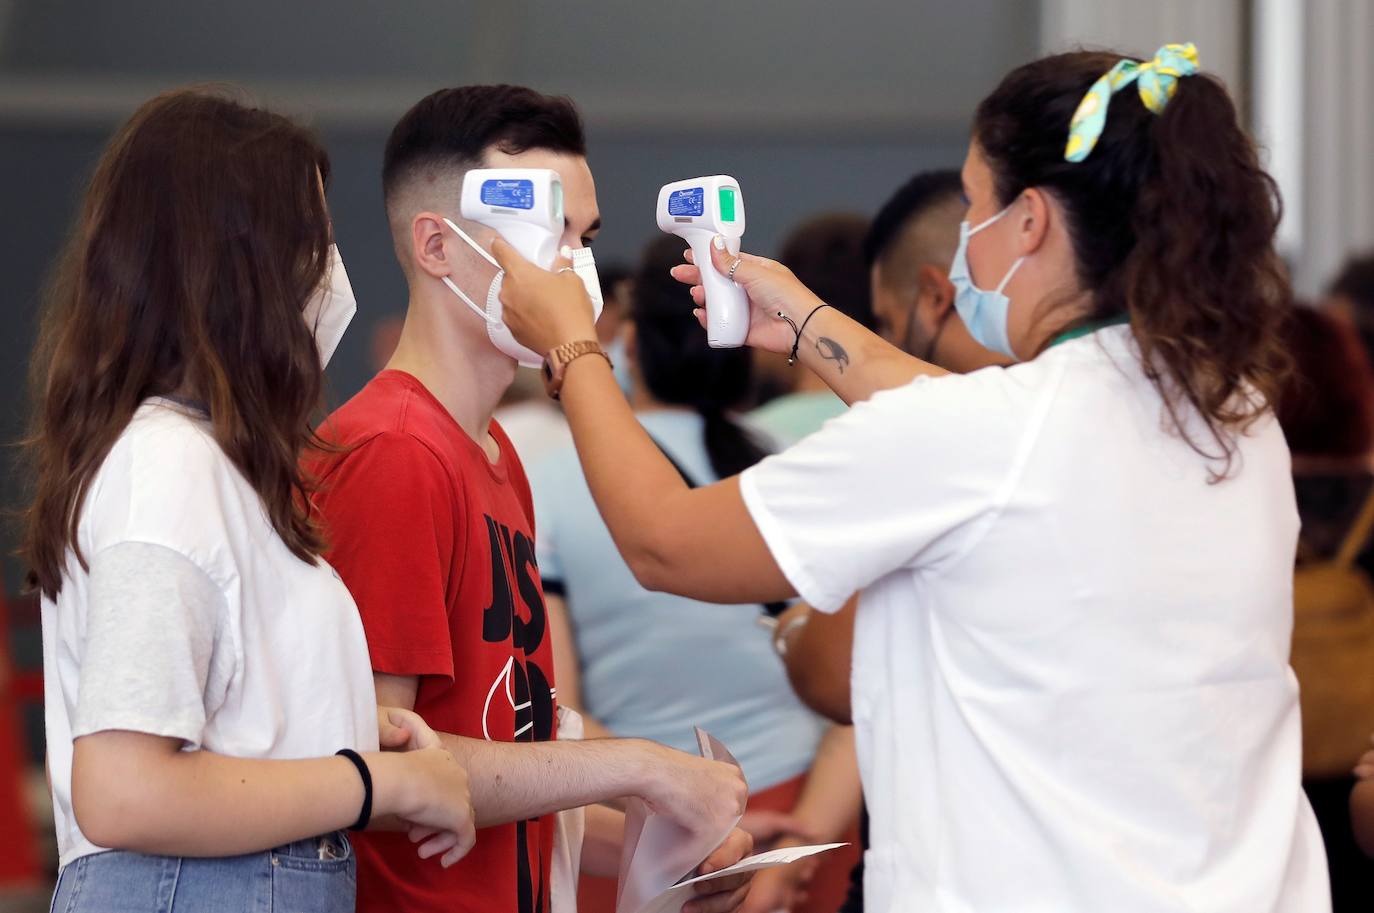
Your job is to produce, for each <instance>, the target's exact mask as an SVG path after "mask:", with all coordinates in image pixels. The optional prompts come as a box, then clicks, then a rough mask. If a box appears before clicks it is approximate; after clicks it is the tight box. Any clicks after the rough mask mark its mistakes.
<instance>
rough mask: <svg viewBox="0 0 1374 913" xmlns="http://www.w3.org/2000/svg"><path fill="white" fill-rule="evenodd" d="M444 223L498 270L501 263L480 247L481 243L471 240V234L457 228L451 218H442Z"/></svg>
mask: <svg viewBox="0 0 1374 913" xmlns="http://www.w3.org/2000/svg"><path fill="white" fill-rule="evenodd" d="M444 224H445V225H447V226H448V227H449V228H451V229H453V230H454V231H456V232H457V233H458V237H460V238H462V239H463V240H464V241H466V242H467V243H468V247H471V248H472V249H473V250H475V251H477V253H479V254H480V255H481V256H482V259H483V260H486V261H487V262H488V263H490V264H491V265H492V266H494V267H496V268H497V269H498V270H499V269H500V268H501V264H499V263H497V262H496V258H495V257H493V256H492V255H491V254H489V253H487V252H486V250H485V249H484V248H483V247H482V245H480V244H478V243H477V242H476V241H474V240H472V236H471V235H469V234H468V233H467V232H465V231H463V230H462V229H461V228H459V227H458V226H457V225H454V224H453V221H452V220H451V219H448V218H445V219H444Z"/></svg>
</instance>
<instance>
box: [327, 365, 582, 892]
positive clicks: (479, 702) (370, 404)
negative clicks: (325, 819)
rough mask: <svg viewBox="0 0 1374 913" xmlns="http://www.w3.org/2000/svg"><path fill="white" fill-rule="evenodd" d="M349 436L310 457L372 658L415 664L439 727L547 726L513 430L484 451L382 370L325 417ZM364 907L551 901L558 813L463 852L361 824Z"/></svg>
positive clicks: (547, 664)
mask: <svg viewBox="0 0 1374 913" xmlns="http://www.w3.org/2000/svg"><path fill="white" fill-rule="evenodd" d="M320 430H321V434H322V436H323V437H324V438H325V439H326V440H329V441H331V442H334V443H338V444H342V445H343V446H345V447H347V448H350V449H349V450H348V452H346V453H344V454H342V455H328V456H326V457H325V458H324V459H323V460H322V461H320V462H319V463H318V464H317V471H318V472H319V473H320V476H321V478H320V482H321V490H320V494H319V504H320V507H321V509H322V510H323V512H324V518H325V521H326V527H325V532H326V536H327V538H328V541H329V543H330V552H329V555H328V559H329V561H330V563H331V564H332V565H333V566H334V568H335V569H337V570H338V572H339V574H340V576H342V577H343V580H344V583H346V584H347V585H348V589H349V590H350V591H351V592H352V593H353V598H354V600H356V601H357V603H358V611H359V613H360V614H361V615H362V619H363V627H364V629H365V630H366V631H367V641H368V649H369V650H370V652H371V654H372V668H373V669H374V670H376V671H377V672H384V673H390V674H392V675H415V676H419V679H420V685H419V692H418V694H417V695H416V699H415V710H416V712H417V713H419V714H420V715H421V716H422V717H424V719H425V721H426V722H428V723H429V724H430V726H432V727H433V728H434V729H436V730H438V731H440V732H450V733H454V734H456V735H463V736H470V737H472V738H478V739H481V738H485V739H491V740H497V741H504V742H530V741H542V740H549V739H552V738H553V737H554V729H555V724H554V720H555V719H556V713H555V707H554V695H555V692H554V688H553V650H552V647H551V646H550V643H549V630H548V624H547V616H546V615H545V611H544V597H543V589H542V586H541V583H540V580H539V570H538V568H537V567H536V566H535V556H534V509H533V504H532V502H531V499H530V488H529V482H528V481H526V479H525V472H524V469H523V468H522V467H521V465H520V459H519V457H517V456H516V454H515V450H514V449H513V448H512V447H511V443H510V440H509V439H508V438H507V437H506V435H505V433H504V432H503V431H502V430H501V428H500V427H499V426H498V425H497V424H496V423H495V422H492V424H491V435H492V437H493V438H494V439H495V440H496V442H497V444H498V445H499V446H500V448H501V458H500V460H499V461H498V462H496V463H495V464H493V463H492V462H491V461H490V460H488V459H487V456H486V453H485V452H484V451H483V449H482V447H481V446H479V445H478V444H477V443H476V442H475V441H474V440H473V439H472V438H470V437H469V436H468V435H467V433H466V432H464V431H463V429H462V428H461V427H459V425H458V423H457V422H455V421H454V420H453V417H452V416H451V415H450V414H449V413H448V411H447V410H446V409H444V407H443V406H442V405H440V403H439V401H438V400H436V399H435V398H434V396H433V395H432V394H431V393H430V392H429V391H428V390H427V389H425V387H424V385H423V384H421V383H420V382H419V381H418V380H416V379H415V378H414V377H412V376H411V375H409V374H406V373H404V372H400V371H384V372H382V373H381V374H379V375H378V376H377V377H376V378H374V379H373V380H372V382H371V383H369V384H368V385H367V386H366V387H364V388H363V389H362V391H361V392H359V393H358V395H357V396H355V397H353V399H351V400H350V401H349V402H348V403H346V404H345V405H344V406H343V407H342V408H340V409H339V410H338V411H337V412H335V413H334V415H333V416H331V417H330V419H329V420H328V421H327V422H325V424H324V425H323V426H322V427H321V429H320ZM358 836H359V838H360V839H358V840H357V841H356V846H357V854H358V910H359V911H361V913H368V911H383V910H385V911H403V913H422V911H423V913H429V911H435V913H438V911H445V913H452V911H493V913H543V911H546V910H547V909H548V894H549V886H548V885H549V861H550V858H551V855H552V852H551V849H552V841H553V818H552V817H548V818H534V819H531V820H528V821H517V822H514V823H512V824H504V825H500V826H497V827H489V828H484V829H482V830H481V831H479V832H478V834H477V845H476V847H475V848H474V849H473V850H472V852H470V853H469V854H468V855H467V856H466V857H465V858H464V859H463V860H462V861H461V862H459V863H458V864H457V865H455V866H453V867H452V868H449V869H444V868H443V867H442V866H440V865H439V863H438V861H437V860H435V859H429V860H422V859H420V858H419V857H418V856H417V855H416V852H415V851H416V847H415V845H414V844H412V843H411V842H410V841H409V840H408V839H407V838H406V835H405V834H389V833H370V834H361V835H358Z"/></svg>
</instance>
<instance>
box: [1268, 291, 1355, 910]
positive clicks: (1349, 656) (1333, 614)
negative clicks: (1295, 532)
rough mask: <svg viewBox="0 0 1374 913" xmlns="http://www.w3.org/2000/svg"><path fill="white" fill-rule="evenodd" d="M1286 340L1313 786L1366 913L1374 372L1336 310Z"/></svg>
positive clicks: (1343, 904) (1339, 900)
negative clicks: (1360, 792) (1361, 817)
mask: <svg viewBox="0 0 1374 913" xmlns="http://www.w3.org/2000/svg"><path fill="white" fill-rule="evenodd" d="M1285 339H1286V343H1287V345H1286V348H1287V350H1288V352H1289V354H1290V355H1291V356H1292V358H1293V367H1294V370H1293V372H1292V374H1291V375H1290V377H1289V379H1288V382H1287V384H1286V386H1285V388H1284V391H1283V395H1282V396H1281V397H1280V398H1279V401H1278V406H1277V409H1276V410H1275V411H1276V413H1277V415H1278V419H1279V424H1280V425H1281V426H1282V427H1283V431H1284V435H1285V437H1287V439H1288V446H1289V449H1290V450H1291V451H1292V453H1293V486H1294V490H1295V492H1296V495H1297V506H1298V517H1299V519H1300V520H1301V521H1302V529H1301V532H1300V534H1299V537H1298V560H1297V570H1296V576H1295V579H1294V599H1293V607H1294V628H1293V655H1292V664H1293V668H1294V670H1295V672H1296V673H1297V676H1298V683H1299V685H1300V686H1301V690H1300V699H1301V702H1302V724H1303V788H1304V789H1305V790H1306V792H1307V796H1308V798H1309V800H1310V801H1311V803H1312V808H1313V811H1314V812H1315V813H1316V815H1317V821H1318V823H1319V824H1320V825H1321V829H1322V838H1323V840H1324V842H1325V844H1326V858H1327V864H1328V866H1329V869H1330V872H1331V894H1332V903H1333V909H1334V910H1335V913H1366V911H1369V910H1374V862H1371V861H1370V860H1369V859H1368V858H1366V857H1365V856H1364V854H1363V853H1361V852H1360V850H1359V848H1358V847H1357V845H1356V844H1355V842H1354V839H1353V833H1352V821H1351V804H1350V803H1351V790H1352V787H1354V786H1355V775H1354V774H1352V772H1351V769H1352V768H1353V767H1356V766H1357V764H1358V763H1359V760H1360V755H1361V753H1362V749H1363V748H1365V747H1367V745H1368V742H1367V737H1368V736H1369V735H1370V733H1374V586H1371V583H1370V581H1371V577H1370V572H1371V570H1374V547H1371V536H1370V531H1369V529H1368V527H1367V524H1368V523H1369V522H1370V520H1371V519H1374V514H1372V513H1371V511H1374V474H1371V470H1374V463H1371V455H1372V454H1374V368H1371V366H1370V362H1369V359H1368V358H1367V357H1366V356H1365V352H1364V348H1363V347H1362V346H1361V345H1360V340H1359V337H1358V336H1357V334H1356V333H1355V331H1354V330H1353V329H1352V327H1351V325H1350V324H1349V323H1348V322H1346V321H1344V320H1342V319H1341V318H1340V317H1338V316H1336V315H1335V314H1334V313H1332V312H1331V311H1328V310H1315V309H1313V308H1310V307H1297V308H1295V309H1294V310H1293V313H1292V316H1291V318H1290V319H1289V321H1288V324H1287V327H1286V329H1285ZM1361 766H1362V765H1361Z"/></svg>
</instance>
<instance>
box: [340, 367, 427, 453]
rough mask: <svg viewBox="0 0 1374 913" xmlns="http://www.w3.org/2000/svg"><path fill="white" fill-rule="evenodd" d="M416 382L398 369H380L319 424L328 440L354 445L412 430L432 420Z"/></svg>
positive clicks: (425, 397)
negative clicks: (378, 436) (381, 370)
mask: <svg viewBox="0 0 1374 913" xmlns="http://www.w3.org/2000/svg"><path fill="white" fill-rule="evenodd" d="M418 386H419V382H418V381H415V380H414V379H413V378H411V377H410V376H409V375H406V374H403V373H401V372H399V371H383V372H382V373H380V374H378V375H377V376H376V377H374V378H372V379H371V380H370V381H368V382H367V384H366V385H364V386H363V388H362V389H361V390H359V391H358V392H357V393H355V394H354V395H353V396H352V398H350V399H349V400H348V401H347V402H346V403H344V404H343V405H342V406H340V407H339V408H338V409H335V410H334V411H333V412H332V413H331V414H330V415H329V417H328V418H327V419H325V420H324V422H323V423H322V424H321V425H320V429H319V433H320V436H321V437H322V438H323V439H324V440H325V441H326V442H328V443H330V444H333V445H337V446H341V447H348V446H356V445H358V444H361V443H364V442H365V441H367V440H369V439H371V438H372V437H375V436H376V435H378V434H382V433H385V432H390V431H401V432H404V431H413V430H414V429H415V428H416V427H421V426H426V425H429V424H431V423H432V417H431V416H430V415H429V412H430V411H431V410H430V408H429V405H430V404H429V401H430V400H432V397H429V396H425V395H422V389H417V387H418Z"/></svg>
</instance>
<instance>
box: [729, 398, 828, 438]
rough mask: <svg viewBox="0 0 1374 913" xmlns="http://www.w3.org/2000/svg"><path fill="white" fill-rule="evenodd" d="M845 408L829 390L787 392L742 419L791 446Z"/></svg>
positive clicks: (752, 426) (770, 436)
mask: <svg viewBox="0 0 1374 913" xmlns="http://www.w3.org/2000/svg"><path fill="white" fill-rule="evenodd" d="M848 411H849V407H848V406H846V405H845V403H844V400H842V399H840V398H839V397H838V396H836V395H835V394H833V393H831V392H830V391H829V390H819V391H815V392H812V393H788V394H785V395H783V396H779V397H778V398H777V399H775V400H772V401H770V402H767V403H764V404H763V405H762V406H759V407H758V408H757V409H755V410H754V411H753V412H750V413H749V415H748V417H747V418H746V421H747V422H748V424H749V427H750V428H753V429H757V430H759V431H762V432H763V433H764V434H766V435H767V436H768V437H769V438H770V439H772V440H773V441H776V442H777V443H778V446H779V447H791V446H792V445H793V444H795V443H797V441H800V440H801V439H802V438H804V437H806V436H807V435H808V434H811V433H812V432H813V431H815V430H816V429H818V428H820V427H821V425H824V424H825V423H826V422H828V421H829V420H830V419H832V418H834V417H835V416H837V415H841V414H843V413H845V412H848Z"/></svg>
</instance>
